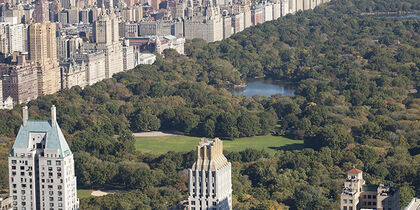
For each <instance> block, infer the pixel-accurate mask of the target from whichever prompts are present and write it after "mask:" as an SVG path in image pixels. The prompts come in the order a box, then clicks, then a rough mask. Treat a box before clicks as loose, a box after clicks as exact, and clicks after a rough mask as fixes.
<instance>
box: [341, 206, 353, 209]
mask: <svg viewBox="0 0 420 210" xmlns="http://www.w3.org/2000/svg"><path fill="white" fill-rule="evenodd" d="M343 210H353V206H349V207H348V208H347V206H343Z"/></svg>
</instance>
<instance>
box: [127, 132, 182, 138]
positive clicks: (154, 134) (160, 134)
mask: <svg viewBox="0 0 420 210" xmlns="http://www.w3.org/2000/svg"><path fill="white" fill-rule="evenodd" d="M180 135H182V134H181V133H170V132H162V131H149V132H140V133H133V136H134V137H138V138H142V137H164V136H180Z"/></svg>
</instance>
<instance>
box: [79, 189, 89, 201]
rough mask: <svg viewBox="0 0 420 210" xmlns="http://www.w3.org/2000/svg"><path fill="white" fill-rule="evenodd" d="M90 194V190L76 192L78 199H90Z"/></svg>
mask: <svg viewBox="0 0 420 210" xmlns="http://www.w3.org/2000/svg"><path fill="white" fill-rule="evenodd" d="M91 193H92V190H77V197H78V198H79V199H82V198H90V197H92V195H91Z"/></svg>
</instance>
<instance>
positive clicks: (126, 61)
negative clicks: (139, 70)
mask: <svg viewBox="0 0 420 210" xmlns="http://www.w3.org/2000/svg"><path fill="white" fill-rule="evenodd" d="M123 66H124V71H126V70H130V69H134V67H136V66H135V60H134V47H133V46H124V47H123Z"/></svg>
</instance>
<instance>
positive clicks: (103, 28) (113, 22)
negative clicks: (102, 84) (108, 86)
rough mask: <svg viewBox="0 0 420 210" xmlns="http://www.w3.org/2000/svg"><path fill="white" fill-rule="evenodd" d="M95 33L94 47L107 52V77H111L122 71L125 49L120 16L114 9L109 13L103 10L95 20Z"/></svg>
mask: <svg viewBox="0 0 420 210" xmlns="http://www.w3.org/2000/svg"><path fill="white" fill-rule="evenodd" d="M93 33H94V36H95V43H96V45H95V46H94V47H95V48H96V50H102V51H104V52H105V77H106V78H111V77H112V75H113V74H115V73H118V72H122V71H123V70H124V69H123V51H122V44H121V42H120V41H119V38H120V36H119V25H118V18H117V17H116V16H115V14H114V12H113V10H112V9H111V10H110V11H109V12H108V13H105V12H103V11H102V13H101V14H100V15H99V17H98V20H97V21H95V22H94V25H93Z"/></svg>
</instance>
